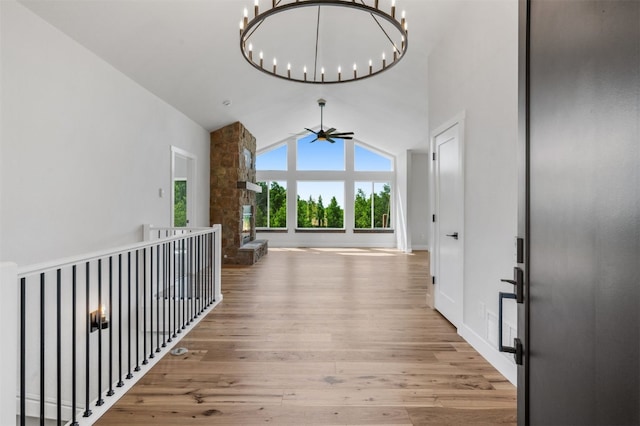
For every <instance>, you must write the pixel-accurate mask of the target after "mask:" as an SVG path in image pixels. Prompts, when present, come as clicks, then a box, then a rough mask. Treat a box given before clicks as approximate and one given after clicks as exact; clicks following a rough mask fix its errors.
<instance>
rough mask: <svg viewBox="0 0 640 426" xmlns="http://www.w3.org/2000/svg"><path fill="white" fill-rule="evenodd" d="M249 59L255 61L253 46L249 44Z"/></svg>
mask: <svg viewBox="0 0 640 426" xmlns="http://www.w3.org/2000/svg"><path fill="white" fill-rule="evenodd" d="M249 59H251V60H252V61H253V44H251V43H249Z"/></svg>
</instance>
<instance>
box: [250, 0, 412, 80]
mask: <svg viewBox="0 0 640 426" xmlns="http://www.w3.org/2000/svg"><path fill="white" fill-rule="evenodd" d="M282 2H283V0H277V1H276V0H272V8H271V9H269V10H266V11H264V12H262V13H259V9H258V0H256V1H255V5H254V17H253V18H252V19H249V17H248V13H247V9H245V11H244V18H243V20H242V21H240V51H241V52H242V56H243V57H244V59H245V60H246V61H247V62H248V63H249V64H250V65H251V66H252V67H254V68H255V69H257V70H258V71H261V72H263V73H265V74H267V75H271V76H273V77H278V78H280V79H283V80H287V81H295V82H298V83H307V84H337V83H348V82H353V81H358V80H364V79H366V78H369V77H373V76H375V75H378V74H380V73H382V72H384V71H387V70H389V69H390V68H392V67H393V66H395V65H396V64H397V63H398V62H400V60H401V59H402V58H403V57H404V55H405V54H406V52H407V48H408V47H409V37H408V29H407V26H408V25H407V21H406V18H405V16H404V11H403V12H402V18H401V19H400V20H398V19H396V6H395V0H392V3H391V13H387V12H385V11H383V10H381V9H380V8H379V7H378V4H379V1H378V0H375V4H374V6H370V5H367V4H365V2H364V0H360V3H358V2H356V0H351V1H349V0H295V1H292V2H291V3H284V4H282ZM313 6H316V7H318V13H319V11H320V8H321V7H325V6H337V7H348V8H351V9H356V10H358V11H360V12H365V13H369V14H371V16H372V18H373V19H374V21H376V23H377V25H378V26H379V27H380V30H381V31H382V32H383V33H384V35H385V36H386V38H387V39H388V40H389V42H390V44H391V46H392V49H393V56H392V57H391V58H389V60H387V58H386V57H385V54H384V53H383V54H382V60H381V62H380V63H378V64H374V63H373V62H372V60H369V68H368V70H367V72H364V73H359V72H358V70H357V68H356V65H355V64H354V67H353V74H347V73H344V75H343V73H342V70H341V68H340V67H338V72H337V75H335V76H333V75H332V76H329V75H327V74H326V73H325V72H324V68H322V72H321V76H320V80H317V79H316V77H315V76H316V75H317V59H318V52H317V49H316V53H315V59H316V65H315V66H314V70H313V71H314V73H313V76H312V78H311V79H309V78H307V70H306V66H305V69H304V71H303V73H302V77H297V76H296V75H295V74H294V75H292V72H291V66H290V64H288V65H287V67H286V68H285V70H284V73H282V74H281V73H279V72H278V68H277V63H276V60H275V59H274V63H273V67H272V68H271V67H270V68H265V64H264V59H263V58H262V57H260V58H258V60H257V61H256V60H254V58H253V51H252V50H251V43H249V39H250V38H251V36H252V35H253V33H254V32H255V31H256V30H257V29H258V28H259V27H260V25H262V23H263V22H265V21H266V20H267V19H268V18H269V17H271V16H273V15H276V14H279V13H286V12H289V11H292V10H294V9H298V8H302V7H313ZM318 16H319V15H318ZM376 17H378V18H382V19H384V20H386V21H387V22H389V23H390V24H391V25H393V27H394V28H395V29H396V30H397V31H398V33H399V34H400V35H401V40H402V41H401V45H400V46H397V45H396V43H394V42H393V41H392V40H391V37H389V35H388V34H387V32H386V31H385V30H384V28H383V27H382V25H381V24H380V22H379V21H378V20H377V19H376ZM318 25H319V22H318ZM318 37H319V32H318V31H317V32H316V46H317V44H318ZM260 53H261V56H262V52H260Z"/></svg>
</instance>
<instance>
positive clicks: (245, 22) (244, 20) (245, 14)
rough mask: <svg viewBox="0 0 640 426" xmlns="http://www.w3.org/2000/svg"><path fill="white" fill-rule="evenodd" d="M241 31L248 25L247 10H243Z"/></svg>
mask: <svg viewBox="0 0 640 426" xmlns="http://www.w3.org/2000/svg"><path fill="white" fill-rule="evenodd" d="M242 24H243V25H242V29H245V28H247V25H249V11H248V10H247V8H246V7H245V8H244V18H242Z"/></svg>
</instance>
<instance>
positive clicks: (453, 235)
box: [447, 232, 458, 240]
mask: <svg viewBox="0 0 640 426" xmlns="http://www.w3.org/2000/svg"><path fill="white" fill-rule="evenodd" d="M447 237H451V238H453V239H454V240H457V239H458V233H457V232H454V233H453V234H447Z"/></svg>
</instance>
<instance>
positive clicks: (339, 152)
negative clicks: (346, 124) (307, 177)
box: [296, 134, 344, 170]
mask: <svg viewBox="0 0 640 426" xmlns="http://www.w3.org/2000/svg"><path fill="white" fill-rule="evenodd" d="M315 138H316V135H314V134H311V135H309V136H305V137H303V138H300V139H298V145H297V152H298V161H297V163H296V164H297V169H298V170H344V140H343V139H336V140H335V143H330V142H326V141H316V142H311V141H312V140H314V139H315Z"/></svg>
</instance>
